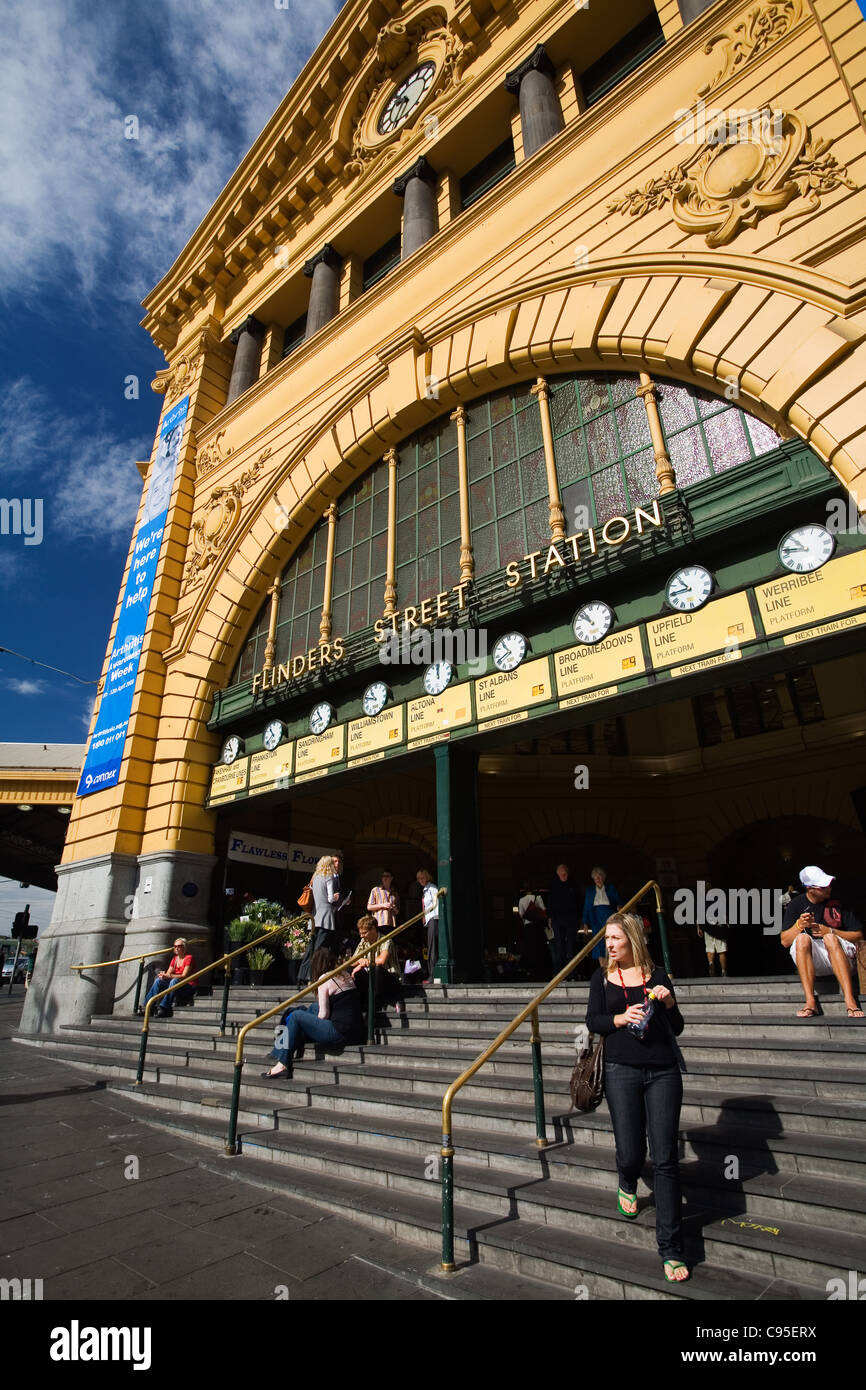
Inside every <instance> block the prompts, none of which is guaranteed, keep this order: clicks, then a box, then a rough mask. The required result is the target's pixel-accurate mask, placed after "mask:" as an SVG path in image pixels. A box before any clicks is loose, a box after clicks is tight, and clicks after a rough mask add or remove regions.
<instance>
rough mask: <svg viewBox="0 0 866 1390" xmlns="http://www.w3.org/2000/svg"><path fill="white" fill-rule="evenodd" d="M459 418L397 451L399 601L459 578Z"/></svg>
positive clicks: (420, 434)
mask: <svg viewBox="0 0 866 1390" xmlns="http://www.w3.org/2000/svg"><path fill="white" fill-rule="evenodd" d="M459 487H460V478H459V469H458V455H457V424H456V422H455V421H454V420H451V419H450V418H449V417H448V416H445V418H444V419H439V420H437V421H436V422H435V423H434V424H432V425H430V426H428V427H427V428H425V429H423V430H420V431H418V432H417V433H416V434H414V435H412V437H411V438H410V439H407V440H406V442H405V443H404V444H402V445H401V446H400V448H399V449H398V451H397V536H396V568H397V576H396V577H397V605H398V607H401V608H402V607H405V606H406V605H407V604H413V603H415V602H416V601H418V600H420V599H422V598H429V597H432V596H433V595H434V594H437V593H441V592H442V591H443V590H445V589H450V588H451V587H452V586H453V585H454V584H457V583H459V581H460V492H459Z"/></svg>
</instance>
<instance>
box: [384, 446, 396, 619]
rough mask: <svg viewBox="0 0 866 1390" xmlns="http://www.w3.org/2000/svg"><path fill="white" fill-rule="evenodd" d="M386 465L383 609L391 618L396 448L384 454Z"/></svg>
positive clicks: (392, 613)
mask: <svg viewBox="0 0 866 1390" xmlns="http://www.w3.org/2000/svg"><path fill="white" fill-rule="evenodd" d="M385 462H386V463H387V465H388V551H387V558H386V560H385V610H384V616H385V617H386V618H393V616H394V614H395V613H396V612H397V450H396V449H389V450H388V452H387V454H386V455H385Z"/></svg>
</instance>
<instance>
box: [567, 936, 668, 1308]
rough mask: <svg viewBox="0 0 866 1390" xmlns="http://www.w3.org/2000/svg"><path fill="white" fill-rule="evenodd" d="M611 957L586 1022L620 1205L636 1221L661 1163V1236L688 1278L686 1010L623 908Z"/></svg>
mask: <svg viewBox="0 0 866 1390" xmlns="http://www.w3.org/2000/svg"><path fill="white" fill-rule="evenodd" d="M605 945H606V947H607V956H606V957H605V959H604V960H602V962H601V968H600V969H599V970H596V972H595V974H594V975H593V977H592V981H591V983H590V987H589V1007H588V1009H587V1014H586V1026H587V1028H589V1030H590V1032H592V1033H600V1034H601V1035H602V1037H603V1038H604V1039H605V1044H604V1094H605V1099H606V1100H607V1104H608V1109H609V1110H610V1118H611V1120H612V1122H613V1133H614V1140H615V1142H616V1166H617V1172H618V1175H619V1192H618V1194H617V1206H618V1209H619V1212H620V1215H622V1216H624V1217H625V1218H626V1220H627V1221H634V1220H635V1219H636V1217H637V1215H638V1208H637V1180H638V1178H639V1177H640V1174H641V1170H642V1169H643V1166H644V1163H645V1161H646V1154H647V1136H649V1148H650V1154H651V1156H652V1166H653V1196H654V1198H655V1208H656V1239H657V1241H658V1249H659V1254H660V1255H661V1257H662V1260H663V1262H664V1276H665V1279H666V1280H667V1281H668V1283H670V1284H680V1283H682V1282H683V1280H684V1279H688V1277H689V1271H688V1269H687V1268H686V1266H685V1264H684V1263H683V1260H682V1254H683V1243H682V1194H681V1191H680V1170H679V1163H678V1155H677V1141H678V1132H679V1124H680V1106H681V1105H682V1099H683V1082H682V1077H681V1076H680V1069H679V1065H678V1060H679V1049H678V1047H677V1044H676V1042H675V1041H674V1038H675V1035H676V1034H679V1033H681V1032H682V1031H683V1019H682V1015H681V1013H680V1011H679V1009H678V1008H677V1004H676V1000H675V999H674V994H673V988H672V986H671V982H670V980H669V978H668V976H667V975H666V974H665V972H664V970H662V969H661V967H660V966H656V965H654V964H653V961H652V959H651V958H650V954H649V951H648V950H647V945H646V939H645V937H644V931H643V924H642V922H641V920H640V918H639V917H636V916H635V915H634V914H633V913H631V912H615V913H614V914H613V916H612V917H608V919H607V923H606V930H605Z"/></svg>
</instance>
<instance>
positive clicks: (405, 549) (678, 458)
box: [234, 372, 782, 680]
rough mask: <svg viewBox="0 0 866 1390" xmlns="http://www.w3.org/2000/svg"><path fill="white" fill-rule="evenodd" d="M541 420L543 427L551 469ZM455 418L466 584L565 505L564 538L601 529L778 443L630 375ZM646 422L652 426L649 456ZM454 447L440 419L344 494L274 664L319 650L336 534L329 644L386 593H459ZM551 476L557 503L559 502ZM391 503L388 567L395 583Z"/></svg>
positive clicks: (579, 379)
mask: <svg viewBox="0 0 866 1390" xmlns="http://www.w3.org/2000/svg"><path fill="white" fill-rule="evenodd" d="M656 410H657V411H658V419H657V421H656V417H655V415H654V413H653V412H655V411H656ZM543 411H549V419H550V426H551V430H550V433H551V437H552V457H551V458H548V457H547V452H546V448H545V442H544V430H543V415H542V412H543ZM461 414H462V417H463V419H465V446H466V462H467V483H466V487H467V494H466V499H465V500H466V505H467V509H468V514H469V537H468V540H469V541H470V543H471V546H472V573H473V577H474V578H475V579H482V578H484V577H485V576H487V575H491V574H494V573H496V572H497V571H499V570H501V569H503V568H504V567H505V566H506V565H507V564H508V563H509V561H511V560H519V559H520V558H521V557H522V556H524V555H528V554H531V553H532V552H533V551H539V550H543V549H544V548H545V547H546V546H547V545H548V544H549V542H550V538H551V501H552V500H553V501H557V500H558V501H559V502H560V503H561V505H562V508H563V512H564V523H565V527H566V534H571V533H572V532H579V531H583V530H586V528H587V527H588V526H603V525H604V523H605V522H606V521H608V520H609V519H610V518H611V517H612V516H617V515H624V514H627V513H628V512H630V511H632V510H633V509H634V508H635V507H636V506H645V505H646V504H648V503H649V502H651V501H652V499H653V498H655V497H657V496H658V495H659V474H660V473H662V474H663V472H664V470H666V469H668V468H669V466H670V465H672V467H673V472H674V476H675V479H676V485H677V487H679V488H689V487H692V486H694V485H695V484H697V483H700V482H703V481H705V480H706V479H708V478H711V477H713V476H715V475H717V474H720V473H724V472H726V471H727V470H729V469H731V468H735V467H736V466H737V465H738V464H742V463H745V462H747V461H748V460H750V459H755V458H758V457H760V456H761V455H762V454H766V453H768V452H769V451H770V450H772V449H776V448H778V446H779V444H780V443H781V442H782V441H781V439H780V438H779V436H778V435H777V434H776V433H775V432H774V431H773V430H772V429H770V427H769V426H768V425H765V424H763V423H762V422H761V421H760V420H756V419H754V418H753V417H752V416H749V415H747V414H746V413H745V412H744V411H743V410H741V409H740V408H739V406H737V405H736V404H735V403H734V402H733V401H729V400H727V399H726V398H725V397H720V396H712V395H709V394H708V393H707V392H704V391H700V390H697V389H696V388H694V387H691V386H683V385H680V384H678V383H676V382H667V381H657V382H650V379H649V378H648V377H647V376H642V377H638V376H636V375H634V374H630V373H624V372H623V373H613V372H594V373H583V374H580V375H571V376H561V377H555V378H552V379H551V380H550V381H549V382H548V383H547V384H546V388H545V384H544V383H536V384H533V383H532V382H524V383H521V384H519V385H517V386H510V387H507V388H506V389H505V390H501V391H497V392H496V393H495V394H494V395H490V396H485V397H483V398H482V399H480V400H477V401H473V402H472V403H471V404H470V405H468V406H467V407H466V408H465V411H464V412H462V413H461ZM651 420H652V421H656V422H655V423H654V424H653V428H654V429H655V432H656V435H655V447H654V442H653V435H652V432H651ZM659 425H660V431H659ZM460 445H461V440H460V426H459V425H458V422H457V420H456V418H453V417H452V415H451V414H450V413H449V414H446V415H443V416H441V417H440V418H439V419H438V420H436V421H434V422H433V423H432V424H430V425H427V426H425V428H424V429H422V430H419V431H417V432H416V433H415V434H414V435H412V436H411V437H410V438H409V439H407V440H405V441H404V443H403V444H401V445H400V447H399V449H398V450H397V451H396V466H394V465H393V457H392V463H390V464H389V462H388V460H387V458H386V459H382V460H380V461H379V462H378V463H377V464H375V465H374V467H373V468H371V469H370V470H369V472H368V473H366V474H365V475H364V477H362V478H360V479H359V480H358V481H357V482H356V483H354V484H353V485H352V487H351V488H350V489H349V491H348V492H347V493H345V494H344V495H343V497H342V498H341V499H340V501H339V503H338V504H337V508H336V520H334V519H333V516H332V519H331V521H329V520H328V519H327V518H323V520H322V521H321V522H320V523H319V525H318V526H317V527H316V528H315V530H314V531H313V532H312V533H311V534H310V535H309V536H308V537H307V539H306V540H305V541H304V542H303V544H302V545H301V547H300V548H299V550H298V551H297V553H296V554H295V556H294V557H293V558H292V559H291V560H290V561H289V564H288V565H287V566H286V568H285V570H284V571H283V574H282V577H281V580H280V585H279V592H278V608H277V615H276V629H275V637H276V641H275V649H274V654H273V660H274V662H276V663H279V662H285V661H287V660H288V659H289V658H291V657H293V656H298V655H300V654H301V653H303V652H306V651H308V650H309V649H310V648H312V647H314V646H316V644H317V643H318V641H319V638H320V633H321V631H322V627H321V619H322V608H323V603H324V599H325V595H326V592H327V586H326V569H327V556H328V532H329V527H330V526H331V525H333V526H334V564H333V573H332V577H331V579H332V582H331V601H330V631H331V633H332V634H333V635H334V636H340V635H345V634H347V633H349V632H358V631H360V630H361V629H362V628H364V627H367V626H369V624H371V623H372V622H374V621H375V620H376V618H378V617H381V616H382V613H383V610H384V607H385V601H386V600H385V591H386V586H391V585H393V588H394V589H395V590H396V601H395V606H396V608H398V609H400V608H404V607H406V606H407V605H411V604H416V603H418V602H419V601H420V600H421V599H423V598H432V597H433V596H434V595H435V594H436V593H438V592H440V591H442V590H444V589H449V588H451V587H452V585H454V584H456V583H458V582H459V579H460V551H461V533H460V512H461V507H460V502H461V494H460V487H461V483H460ZM662 447H663V448H664V449H666V450H667V455H668V456H669V459H670V465H669V463H668V457H666V456H663V453H662ZM551 472H552V473H553V474H554V475H555V478H556V488H557V492H558V497H555V498H553V499H552V498H551V494H550V473H551ZM392 487H393V488H394V489H395V491H396V495H395V497H394V509H395V514H396V527H395V535H394V556H395V559H394V573H393V574H389V573H388V517H389V498H390V489H391V488H392ZM556 514H557V515H558V513H556ZM390 611H392V610H390V609H389V612H390ZM271 614H272V606H271V600H268V602H267V603H266V604H265V605H264V606H263V608H262V610H261V611H260V613H259V615H258V617H257V620H256V623H255V625H254V627H253V629H252V631H251V632H250V635H249V637H248V639H247V643H246V645H245V647H244V650H243V653H242V655H241V658H240V661H239V662H238V665H237V667H236V670H235V675H234V679H235V680H243V679H246V678H247V677H249V676H250V675H252V674H253V673H254V672H255V671H257V670H260V669H261V668H262V666H263V665H264V664H265V663H266V647H267V640H268V633H269V631H270V622H271ZM326 628H327V622H326Z"/></svg>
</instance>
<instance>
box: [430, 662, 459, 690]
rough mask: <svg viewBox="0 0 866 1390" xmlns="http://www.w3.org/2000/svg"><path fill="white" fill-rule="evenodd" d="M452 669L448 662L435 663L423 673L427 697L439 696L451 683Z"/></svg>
mask: <svg viewBox="0 0 866 1390" xmlns="http://www.w3.org/2000/svg"><path fill="white" fill-rule="evenodd" d="M453 674H454V667H453V666H452V665H451V662H450V661H435V662H434V663H433V665H432V666H428V667H427V670H426V671H425V672H424V689H425V690H426V691H427V694H428V695H441V694H442V691H443V690H444V689H445V687H446V686H447V685H449V684H450V682H451V677H452V676H453Z"/></svg>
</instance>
